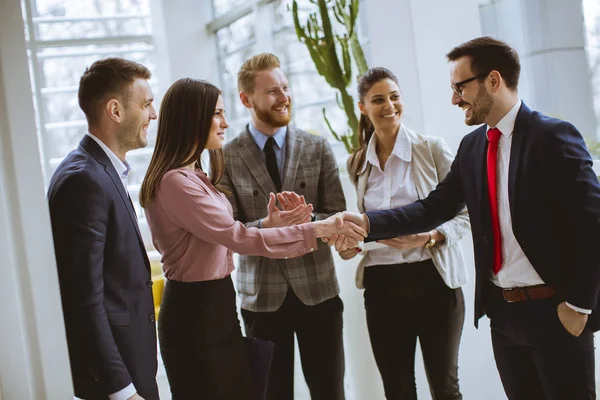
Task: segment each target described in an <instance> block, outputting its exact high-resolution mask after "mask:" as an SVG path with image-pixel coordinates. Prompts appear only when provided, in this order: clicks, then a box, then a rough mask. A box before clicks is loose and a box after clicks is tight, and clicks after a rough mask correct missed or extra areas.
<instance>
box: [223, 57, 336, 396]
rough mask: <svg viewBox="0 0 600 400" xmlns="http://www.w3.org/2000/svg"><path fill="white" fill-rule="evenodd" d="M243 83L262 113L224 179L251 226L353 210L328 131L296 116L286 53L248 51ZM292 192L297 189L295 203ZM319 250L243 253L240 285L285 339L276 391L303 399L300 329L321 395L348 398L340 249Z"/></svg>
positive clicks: (234, 150) (250, 103)
mask: <svg viewBox="0 0 600 400" xmlns="http://www.w3.org/2000/svg"><path fill="white" fill-rule="evenodd" d="M238 88H239V91H240V99H241V101H242V103H243V105H244V106H245V107H246V108H248V109H250V112H251V114H252V120H251V121H250V123H249V124H248V125H247V128H246V130H244V131H243V132H241V133H240V134H239V135H238V136H237V137H235V138H234V139H233V140H232V141H231V142H229V143H227V144H226V145H225V147H224V148H223V152H224V155H225V173H224V174H223V177H222V179H221V181H220V183H219V184H220V185H221V186H223V187H224V188H226V189H228V190H229V191H230V192H231V195H230V196H229V199H230V202H231V204H232V206H233V210H234V217H235V219H237V220H239V221H241V222H243V223H244V224H245V225H246V226H248V227H259V228H272V227H280V226H290V225H295V224H300V223H304V222H310V221H311V219H312V220H313V221H314V220H317V219H318V220H322V219H326V218H327V217H329V216H331V215H333V214H335V213H336V212H338V211H343V210H345V209H346V201H345V199H344V193H343V191H342V185H341V182H340V177H339V174H338V168H337V163H336V161H335V157H334V155H333V151H332V150H331V146H330V145H329V143H328V142H327V139H326V138H324V137H322V136H319V135H312V134H310V133H308V132H305V131H303V130H300V129H297V128H293V127H292V126H290V125H289V122H290V119H291V112H292V97H291V93H290V90H289V88H288V80H287V77H286V76H285V74H284V72H283V71H282V69H281V68H280V62H279V59H278V58H277V57H276V56H275V55H273V54H270V53H262V54H258V55H256V56H254V57H252V58H250V59H248V60H246V61H245V62H244V64H243V65H242V67H241V68H240V71H239V72H238ZM282 192H284V193H285V194H286V196H292V193H291V192H296V193H297V194H296V195H294V197H293V198H291V199H290V200H291V201H289V202H288V201H286V197H285V196H283V195H282ZM273 193H278V195H277V197H278V199H279V201H280V203H281V206H282V208H283V210H279V209H278V208H277V206H276V205H275V195H274V194H273ZM299 195H300V196H303V197H302V200H300V201H299V200H298V199H300V196H299ZM306 202H308V203H309V204H308V205H307V204H306ZM313 210H314V214H312V215H311V212H312V211H313ZM314 250H315V251H312V252H310V253H308V254H306V255H304V256H302V257H294V258H290V259H287V258H286V259H273V258H267V257H257V256H240V262H239V269H238V272H237V285H236V288H237V290H238V292H239V294H240V298H241V308H242V316H243V318H244V323H245V326H246V333H247V335H248V336H250V337H254V338H258V339H264V340H269V341H272V342H274V343H275V351H274V355H273V364H272V367H271V374H270V380H269V387H268V394H267V398H268V399H273V400H290V399H293V398H294V336H296V337H297V338H298V347H299V352H300V357H301V358H302V370H303V372H304V377H305V379H306V383H307V386H308V388H309V390H310V394H311V398H312V399H313V400H320V399H323V400H343V399H344V346H343V337H342V326H343V318H342V312H343V303H342V300H341V299H340V297H339V295H338V294H339V291H340V288H339V285H338V280H337V277H336V273H335V265H334V264H333V258H332V256H331V249H330V248H329V247H328V246H326V245H324V244H323V243H320V242H319V246H318V247H317V248H316V249H314Z"/></svg>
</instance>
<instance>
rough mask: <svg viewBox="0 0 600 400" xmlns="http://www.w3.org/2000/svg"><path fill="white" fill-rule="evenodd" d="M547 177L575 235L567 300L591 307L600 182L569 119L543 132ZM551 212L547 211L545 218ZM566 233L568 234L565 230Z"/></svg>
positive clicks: (598, 287)
mask: <svg viewBox="0 0 600 400" xmlns="http://www.w3.org/2000/svg"><path fill="white" fill-rule="evenodd" d="M544 140H545V142H546V152H545V154H546V156H547V160H546V162H545V163H544V165H546V166H548V167H547V168H548V170H547V171H548V181H549V182H552V192H553V195H555V196H560V197H559V198H560V199H561V203H562V210H561V211H560V212H561V213H565V214H567V216H568V218H570V219H571V221H573V226H575V227H577V230H578V231H579V232H578V233H577V235H578V236H580V237H582V238H585V240H578V241H576V243H577V244H576V248H575V249H573V263H572V266H571V268H572V269H573V274H574V275H575V279H574V280H573V286H572V287H571V288H569V289H568V292H567V298H566V299H565V300H566V301H567V302H569V304H572V305H574V306H576V307H580V308H584V309H589V310H594V309H595V308H596V305H597V301H598V292H599V291H600V252H599V251H598V249H597V248H596V247H595V246H596V244H597V243H599V242H600V184H599V183H598V177H597V176H596V174H595V173H594V170H593V161H592V158H591V156H590V154H589V152H588V151H587V148H586V146H585V143H584V141H583V138H582V137H581V134H580V133H579V132H578V131H577V129H576V128H575V127H574V126H573V125H571V124H570V123H568V122H565V121H561V122H559V123H558V124H557V125H556V126H555V127H553V129H551V130H550V132H548V134H546V135H544ZM551 217H552V216H551V215H549V216H548V218H551ZM565 234H569V233H568V232H565Z"/></svg>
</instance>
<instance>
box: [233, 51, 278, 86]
mask: <svg viewBox="0 0 600 400" xmlns="http://www.w3.org/2000/svg"><path fill="white" fill-rule="evenodd" d="M279 67H281V63H280V62H279V58H278V57H277V56H276V55H275V54H272V53H260V54H257V55H255V56H254V57H251V58H249V59H247V60H246V61H244V64H242V67H241V68H240V70H239V72H238V90H239V91H240V92H245V93H253V92H254V76H255V75H256V73H257V72H260V71H266V70H269V69H274V68H279Z"/></svg>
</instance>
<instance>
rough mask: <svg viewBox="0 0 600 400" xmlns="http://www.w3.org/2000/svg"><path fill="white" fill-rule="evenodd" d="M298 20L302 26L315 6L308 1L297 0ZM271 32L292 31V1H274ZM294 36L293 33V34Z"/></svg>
mask: <svg viewBox="0 0 600 400" xmlns="http://www.w3.org/2000/svg"><path fill="white" fill-rule="evenodd" d="M297 3H298V19H299V20H300V23H301V24H303V25H304V23H305V22H306V20H308V16H309V14H310V13H311V12H314V11H315V10H316V9H317V6H316V5H315V4H313V3H311V2H310V0H298V1H297ZM273 21H274V26H273V31H274V32H277V31H279V30H281V29H286V28H291V29H294V16H293V14H292V0H276V1H274V2H273ZM294 35H295V33H294Z"/></svg>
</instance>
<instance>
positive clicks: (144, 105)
mask: <svg viewBox="0 0 600 400" xmlns="http://www.w3.org/2000/svg"><path fill="white" fill-rule="evenodd" d="M153 101H154V98H153V96H152V90H151V89H150V85H148V81H147V80H146V79H136V80H135V81H134V82H133V83H132V84H131V86H130V87H129V93H128V96H127V100H126V102H125V106H124V107H123V109H124V119H123V122H122V125H121V127H120V129H119V130H118V132H117V135H116V138H117V141H118V143H119V148H120V149H123V150H124V151H129V150H134V149H139V148H142V147H146V146H147V145H148V127H149V126H150V121H151V120H153V119H156V117H157V115H156V110H155V109H154V106H153V104H152V102H153Z"/></svg>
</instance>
